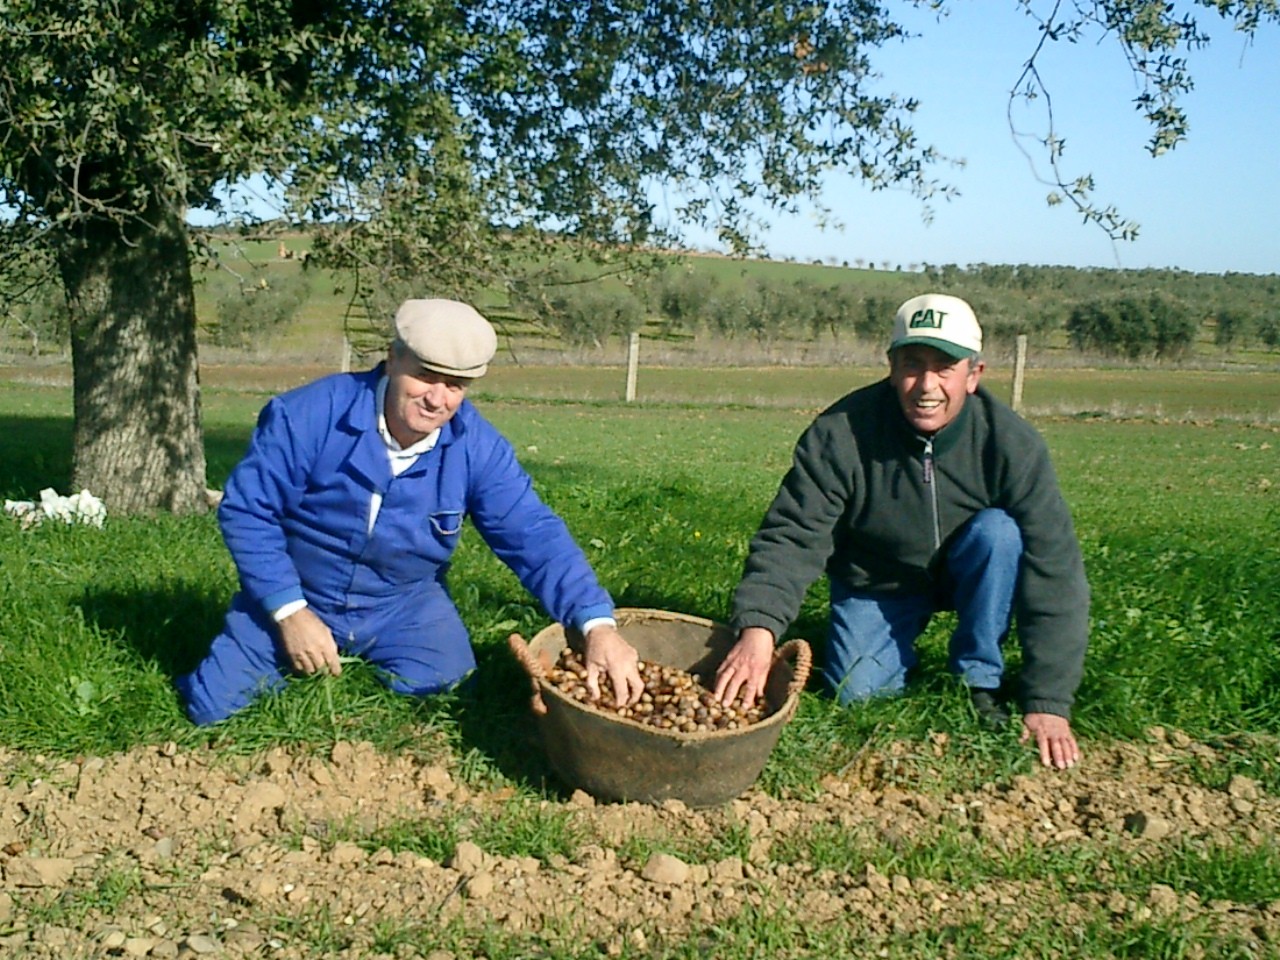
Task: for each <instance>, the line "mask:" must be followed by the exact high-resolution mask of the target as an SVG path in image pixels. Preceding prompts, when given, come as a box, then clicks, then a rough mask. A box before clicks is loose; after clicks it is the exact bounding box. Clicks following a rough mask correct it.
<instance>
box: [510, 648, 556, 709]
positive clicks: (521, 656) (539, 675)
mask: <svg viewBox="0 0 1280 960" xmlns="http://www.w3.org/2000/svg"><path fill="white" fill-rule="evenodd" d="M507 646H508V647H509V648H510V649H511V652H512V653H513V654H515V658H516V662H517V663H519V664H520V666H522V667H523V668H524V672H525V673H527V674H528V675H529V682H530V683H531V684H532V685H533V697H532V698H531V699H530V701H529V706H530V707H531V708H532V709H533V712H534V713H536V714H537V715H538V716H542V715H544V714H545V713H546V712H547V705H546V703H545V702H544V701H543V699H542V684H543V683H544V682H545V681H546V679H547V674H546V671H545V670H543V669H542V664H541V663H540V662H539V661H538V658H537V657H535V656H534V655H533V651H532V650H530V649H529V645H528V644H527V643H525V642H524V637H522V636H520V634H518V633H513V634H511V636H509V637H507Z"/></svg>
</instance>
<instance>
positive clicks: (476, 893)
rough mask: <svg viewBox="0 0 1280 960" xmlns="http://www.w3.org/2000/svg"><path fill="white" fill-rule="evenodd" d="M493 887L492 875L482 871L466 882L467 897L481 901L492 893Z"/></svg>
mask: <svg viewBox="0 0 1280 960" xmlns="http://www.w3.org/2000/svg"><path fill="white" fill-rule="evenodd" d="M494 886H495V884H494V880H493V874H491V873H485V872H483V871H482V872H480V873H477V874H476V875H475V876H473V877H472V878H471V879H470V880H468V881H467V886H466V891H467V896H468V897H469V898H471V899H472V900H483V899H484V898H485V897H487V896H489V894H491V893H493V888H494Z"/></svg>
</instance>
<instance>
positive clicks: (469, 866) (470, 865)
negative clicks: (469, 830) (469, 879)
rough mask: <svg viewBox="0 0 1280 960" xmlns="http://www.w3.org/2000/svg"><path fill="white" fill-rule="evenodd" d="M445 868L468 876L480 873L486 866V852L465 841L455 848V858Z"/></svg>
mask: <svg viewBox="0 0 1280 960" xmlns="http://www.w3.org/2000/svg"><path fill="white" fill-rule="evenodd" d="M445 866H448V867H452V868H453V869H454V870H457V871H458V872H459V873H461V874H465V875H468V876H470V875H471V874H475V873H478V872H479V871H480V868H481V867H483V866H484V851H483V850H481V849H480V847H479V846H478V845H476V844H475V843H472V842H471V841H470V840H463V841H462V842H461V843H459V844H458V845H457V846H456V847H454V850H453V856H452V857H450V858H449V861H448V863H446V864H445Z"/></svg>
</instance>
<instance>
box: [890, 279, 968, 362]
mask: <svg viewBox="0 0 1280 960" xmlns="http://www.w3.org/2000/svg"><path fill="white" fill-rule="evenodd" d="M912 343H922V344H924V345H925V346H926V347H933V348H934V349H935V350H941V351H942V352H943V353H945V354H946V355H947V356H949V357H954V358H955V359H956V360H971V359H973V358H974V357H976V356H977V355H978V354H980V353H981V352H982V328H981V327H980V326H978V318H977V317H975V316H974V315H973V307H971V306H969V304H967V303H965V302H964V301H963V300H961V299H960V298H959V297H952V296H948V295H947V294H945V293H926V294H923V295H921V296H919V297H912V298H911V299H910V300H908V301H907V302H906V303H904V304H903V305H902V306H900V307H899V308H898V313H897V315H896V316H895V317H894V318H893V338H892V339H891V340H890V341H889V350H890V351H891V352H892V351H893V350H896V349H898V347H905V346H907V345H909V344H912Z"/></svg>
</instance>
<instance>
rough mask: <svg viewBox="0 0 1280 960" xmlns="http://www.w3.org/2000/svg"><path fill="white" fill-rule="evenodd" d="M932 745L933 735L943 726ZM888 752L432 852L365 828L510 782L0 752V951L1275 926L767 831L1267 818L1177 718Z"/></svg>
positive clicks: (485, 809)
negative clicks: (914, 862)
mask: <svg viewBox="0 0 1280 960" xmlns="http://www.w3.org/2000/svg"><path fill="white" fill-rule="evenodd" d="M902 746H903V751H904V752H905V751H909V750H918V749H919V745H915V744H913V745H902ZM932 746H933V748H934V750H935V753H938V754H941V753H944V752H945V751H946V750H948V749H949V746H948V743H947V741H946V737H945V735H937V737H936V739H935V741H934V743H933V744H932ZM894 754H895V752H894V751H893V750H890V751H889V752H888V753H886V754H884V755H880V756H866V757H863V758H862V760H861V761H860V762H859V763H858V764H857V766H856V768H854V769H850V770H848V771H847V772H846V773H845V774H843V775H842V776H841V777H838V778H837V777H832V778H829V779H828V780H827V781H826V782H824V783H823V784H822V792H821V794H820V796H818V797H817V799H815V800H813V801H810V802H803V801H797V800H778V799H774V798H772V797H770V796H768V795H766V794H764V793H762V792H760V791H758V790H753V791H751V792H749V793H748V794H747V795H745V796H743V797H742V798H740V799H738V800H736V801H733V802H732V803H730V804H727V805H725V806H723V807H720V808H716V809H712V810H691V809H688V808H686V807H685V806H684V805H682V804H680V803H678V802H672V803H667V804H666V805H664V806H661V807H651V806H643V805H638V804H596V803H594V802H593V801H592V800H591V798H590V797H587V796H586V795H584V794H580V793H579V794H575V795H574V796H573V797H572V798H571V799H569V800H568V801H567V803H565V804H557V803H554V802H550V801H547V802H545V805H546V810H547V811H551V812H557V813H564V814H567V815H568V816H569V817H571V818H572V820H573V821H574V823H575V824H576V825H577V826H578V827H579V828H580V829H581V833H582V836H583V837H584V838H585V840H584V842H583V843H582V844H581V845H580V846H579V848H578V854H577V856H576V857H575V859H573V860H569V859H567V858H564V857H560V856H556V855H552V856H548V857H546V858H543V859H538V858H534V857H505V856H499V855H496V854H495V853H494V852H493V851H492V850H486V849H484V846H483V845H482V844H481V843H478V842H476V840H474V839H462V840H460V841H459V842H457V843H456V844H455V845H454V846H453V848H452V849H450V850H449V851H447V852H445V853H442V854H440V856H439V859H433V858H431V857H426V856H420V855H417V854H415V853H411V852H405V851H404V850H401V851H400V852H393V851H392V850H391V849H388V848H385V847H384V848H382V849H375V847H376V846H377V844H376V843H370V842H369V838H371V837H374V836H377V835H378V831H383V830H386V829H388V828H392V827H396V826H397V825H399V826H401V827H403V826H404V825H405V824H429V823H431V822H433V821H435V822H438V823H446V822H455V823H456V822H458V821H459V817H460V816H461V817H462V818H463V819H466V818H468V817H469V818H470V819H471V821H472V822H475V821H477V820H481V819H483V818H484V817H485V816H486V814H488V813H492V814H494V815H499V814H500V813H501V811H503V810H504V809H507V808H508V806H509V805H510V804H511V802H512V791H511V790H509V789H506V790H497V791H494V792H491V793H476V792H473V791H472V790H470V789H468V787H467V786H465V785H464V784H462V783H461V782H459V780H458V779H457V778H456V777H455V775H454V773H453V772H451V771H450V770H449V769H447V768H446V767H444V766H440V765H435V764H432V763H430V762H428V761H425V760H422V759H419V758H414V757H409V756H388V755H383V754H379V753H377V752H376V751H375V750H374V749H373V748H372V747H371V746H370V745H368V744H362V743H350V742H342V743H339V744H337V745H336V746H335V747H334V748H333V750H332V752H331V754H330V755H329V756H328V757H323V758H315V757H299V756H294V755H290V754H289V753H287V752H285V751H284V750H282V749H277V750H275V751H272V752H271V753H269V754H267V755H265V756H261V757H257V758H254V759H252V760H238V761H227V760H225V759H223V760H218V759H217V758H216V757H215V756H214V755H213V754H212V753H210V752H205V751H183V750H178V749H176V748H174V747H173V746H172V745H169V746H167V747H162V748H154V747H152V748H147V749H139V750H136V751H133V752H131V753H128V754H125V755H120V756H113V757H109V758H89V759H84V760H83V761H81V762H74V763H73V762H56V763H55V762H47V761H45V760H43V759H42V758H39V757H31V756H22V755H18V754H15V753H12V752H9V753H5V752H3V751H0V772H2V773H3V774H4V783H5V785H4V786H3V787H0V874H2V877H3V883H2V884H0V954H3V955H4V956H8V957H25V956H56V957H90V956H93V957H101V956H111V955H115V956H126V957H141V956H147V955H149V956H155V957H178V956H193V955H198V954H206V953H207V954H211V955H221V956H232V957H238V956H273V957H282V958H293V957H299V958H300V957H309V956H314V955H316V952H317V946H316V944H317V942H318V941H317V938H319V937H322V936H323V937H327V938H328V939H326V940H325V941H324V942H325V943H327V944H329V949H330V950H333V952H340V953H341V954H342V955H344V956H373V955H378V954H379V951H380V950H384V951H385V950H388V949H390V950H392V951H393V952H392V954H390V955H397V953H398V955H406V954H407V955H416V954H414V953H413V952H412V950H408V949H401V950H399V951H398V952H397V951H394V947H391V948H388V947H386V946H385V943H386V937H385V932H386V931H387V930H394V929H396V928H397V927H403V926H409V925H412V926H418V927H421V926H423V925H428V924H441V923H444V922H446V921H448V920H455V921H459V922H462V923H466V924H474V925H476V926H477V927H478V928H481V927H487V928H489V929H495V928H496V929H498V930H501V931H504V932H508V933H512V934H538V933H541V932H543V931H554V934H553V933H548V934H547V935H548V936H553V935H554V936H564V935H565V934H566V933H567V932H572V931H577V933H576V934H575V935H577V936H582V937H588V938H590V941H591V942H595V943H598V944H599V946H600V949H601V951H602V953H603V954H613V955H617V954H621V953H623V952H627V953H629V954H631V955H635V954H636V953H637V952H640V953H643V952H644V950H645V949H646V943H648V944H649V945H651V946H652V945H653V944H654V943H657V942H659V941H666V942H671V941H672V940H673V939H674V940H676V941H678V940H679V939H680V938H681V937H683V936H685V935H688V934H690V933H692V932H694V931H698V930H702V929H705V928H706V927H708V926H710V925H715V924H719V923H724V922H727V921H730V920H731V919H732V918H733V917H734V916H735V915H737V914H739V913H740V912H741V911H743V910H744V909H746V908H749V907H750V906H757V907H759V906H767V907H770V908H773V909H777V910H779V911H784V912H786V913H787V914H788V915H791V916H796V917H803V918H804V921H805V922H806V923H812V924H829V923H845V924H853V925H856V926H857V927H858V928H859V929H863V930H866V931H867V932H868V934H869V935H873V936H874V935H876V934H879V935H882V936H890V935H893V934H895V933H897V934H910V933H911V932H912V931H917V930H926V929H937V928H940V927H942V926H944V925H951V924H973V923H980V924H986V925H987V926H988V927H990V929H992V930H993V931H1003V932H1004V933H1005V934H1006V935H1007V934H1009V933H1010V932H1016V931H1017V930H1019V929H1021V928H1024V927H1027V926H1028V925H1030V924H1034V923H1035V922H1037V920H1038V919H1042V918H1043V917H1045V916H1046V915H1052V916H1054V917H1056V920H1057V922H1058V923H1059V924H1062V925H1063V928H1064V929H1068V928H1070V927H1071V925H1072V924H1084V923H1086V922H1087V921H1088V920H1089V919H1090V918H1094V919H1096V918H1097V917H1098V916H1103V917H1114V918H1117V919H1124V918H1127V919H1128V920H1131V921H1135V920H1136V921H1142V920H1143V919H1144V918H1151V919H1152V921H1153V922H1159V921H1174V922H1182V921H1185V922H1187V923H1193V922H1194V923H1203V924H1207V925H1208V929H1211V930H1213V931H1215V932H1217V933H1220V934H1221V935H1222V936H1224V937H1228V938H1231V940H1232V942H1246V943H1252V944H1256V945H1257V949H1258V950H1259V951H1260V952H1261V953H1266V952H1268V951H1269V950H1275V949H1276V944H1277V943H1280V901H1278V902H1273V903H1235V902H1224V901H1209V902H1203V901H1202V900H1201V899H1200V898H1199V897H1198V896H1197V895H1196V894H1195V893H1191V892H1187V891H1185V890H1179V889H1176V888H1175V887H1174V886H1171V885H1165V884H1160V883H1154V884H1151V885H1150V886H1149V888H1147V889H1144V890H1142V891H1140V893H1138V894H1137V895H1134V893H1133V891H1132V890H1131V889H1130V890H1129V891H1128V892H1121V891H1119V890H1112V891H1110V892H1107V891H1106V887H1105V884H1099V883H1098V882H1097V879H1098V878H1096V877H1091V878H1090V882H1088V883H1083V884H1081V885H1080V889H1081V892H1079V893H1078V894H1075V895H1068V896H1067V897H1065V898H1064V897H1063V895H1062V893H1061V892H1060V891H1061V890H1062V889H1063V886H1062V885H1061V884H1060V883H1059V884H1053V885H1052V886H1053V888H1054V890H1055V891H1058V892H1053V891H1051V890H1049V887H1050V886H1051V885H1050V884H1047V883H1046V881H1045V879H1044V877H1043V875H1042V876H1041V877H1039V878H1037V877H1035V876H1029V877H1026V878H1022V879H1019V878H1012V879H1010V878H1000V879H989V880H987V881H983V882H977V883H954V884H953V883H946V882H943V881H940V880H937V879H929V878H927V877H925V876H922V875H920V874H919V872H917V874H916V875H912V873H911V870H910V868H909V867H908V868H907V869H904V871H903V872H900V873H895V872H893V871H889V872H887V873H882V872H881V871H879V870H877V869H875V868H874V867H872V866H864V867H863V868H861V869H859V870H857V871H856V872H854V873H844V872H839V871H836V870H832V869H822V868H818V867H815V866H813V865H811V864H809V863H806V862H804V861H803V860H802V859H797V858H796V857H795V856H794V855H793V854H786V853H785V851H786V849H787V845H788V844H789V843H792V841H794V839H795V838H796V837H798V836H801V835H803V834H805V832H806V831H809V832H812V831H815V830H818V831H823V830H825V831H827V832H828V833H830V834H839V833H840V832H841V831H848V833H849V834H850V835H857V836H859V837H861V838H864V839H867V838H870V842H871V843H872V844H876V843H879V844H881V845H885V844H887V845H889V846H890V847H892V846H894V845H901V846H902V847H903V849H907V848H910V847H918V845H919V844H921V843H922V842H923V843H928V842H929V838H932V837H939V836H944V835H948V834H949V835H951V836H955V835H957V833H958V835H961V836H963V837H967V838H980V839H981V840H982V841H984V849H988V848H989V849H990V850H992V851H997V852H1000V853H1003V854H1005V855H1007V861H1008V862H1013V863H1017V862H1020V860H1022V861H1023V862H1026V861H1027V860H1028V859H1036V858H1040V859H1043V858H1045V857H1046V856H1048V854H1049V853H1051V852H1052V848H1060V850H1061V851H1062V852H1063V853H1064V854H1070V853H1071V852H1072V851H1077V852H1079V851H1081V850H1087V849H1088V848H1090V847H1091V846H1093V847H1097V846H1099V845H1109V846H1111V847H1116V846H1118V847H1119V848H1121V849H1122V850H1124V851H1128V852H1129V853H1131V855H1132V856H1133V857H1135V858H1140V857H1144V856H1152V855H1157V856H1158V855H1159V853H1160V852H1161V851H1162V850H1165V851H1168V850H1173V849H1174V848H1175V846H1176V845H1179V844H1181V843H1182V842H1183V841H1185V840H1188V839H1201V840H1204V841H1207V842H1211V843H1212V842H1222V843H1228V842H1230V843H1233V844H1248V845H1252V846H1257V847H1260V848H1261V847H1265V846H1267V845H1274V843H1275V840H1276V836H1277V825H1278V824H1280V799H1278V798H1276V797H1273V796H1270V795H1267V794H1266V793H1265V792H1264V791H1262V790H1261V789H1260V788H1259V786H1258V784H1257V783H1255V782H1254V781H1252V780H1249V779H1247V778H1244V777H1234V778H1232V779H1231V780H1230V783H1229V785H1228V786H1227V788H1226V789H1224V790H1212V789H1206V788H1204V787H1202V786H1198V785H1195V784H1194V783H1193V782H1191V781H1190V780H1189V779H1188V778H1187V777H1186V776H1185V770H1186V767H1187V764H1194V763H1197V762H1202V763H1203V762H1207V763H1212V762H1214V755H1213V750H1212V749H1211V748H1209V747H1206V746H1204V745H1202V744H1195V743H1191V742H1189V741H1187V740H1186V739H1185V738H1178V737H1169V738H1167V739H1164V740H1156V741H1154V742H1152V743H1151V744H1149V745H1140V746H1134V745H1124V746H1117V747H1112V748H1108V749H1098V750H1095V751H1094V752H1092V753H1090V754H1089V756H1087V757H1086V759H1085V761H1084V763H1083V764H1082V765H1081V767H1080V768H1077V769H1076V770H1073V771H1070V772H1068V773H1065V774H1064V773H1055V772H1052V771H1037V772H1036V773H1035V774H1033V775H1028V776H1019V777H1015V778H1014V779H1013V780H1012V781H1010V782H1009V783H1007V784H1002V785H999V786H990V785H989V786H985V787H982V788H981V789H978V790H975V791H973V792H971V793H964V794H961V793H953V794H949V795H939V794H938V793H936V792H931V791H929V789H928V785H927V784H921V785H920V787H919V788H918V789H904V788H903V787H902V786H901V785H896V784H895V782H894V777H892V776H890V774H891V773H892V772H893V771H894V770H898V769H900V767H899V766H898V765H897V762H898V759H900V758H897V757H895V755H894ZM544 812H545V811H544ZM731 825H736V829H738V830H739V831H741V830H745V831H746V835H747V836H748V837H749V851H748V852H747V854H746V855H745V856H727V857H725V858H724V859H712V860H710V861H704V862H701V863H697V862H686V861H685V860H684V859H681V858H679V857H677V856H675V855H672V854H646V855H645V856H644V862H633V860H632V859H631V858H632V856H633V853H631V852H630V851H635V850H637V849H652V847H649V848H645V847H643V846H637V845H636V842H635V838H636V837H652V838H667V840H668V841H670V840H671V838H678V839H679V843H683V844H684V847H685V848H686V849H690V850H696V849H699V848H700V845H701V849H714V848H715V847H714V844H713V843H711V842H710V841H711V840H712V838H715V837H717V836H720V837H723V836H724V835H725V834H726V830H727V828H728V827H729V826H731ZM383 835H384V836H385V834H383ZM678 847H679V844H677V848H678ZM790 849H791V850H792V851H794V849H795V848H794V845H793V846H792V847H791V848H790ZM780 851H783V853H780ZM686 856H687V854H686ZM688 859H689V860H690V861H692V860H693V859H694V857H692V856H689V857H688ZM904 862H909V861H904ZM1063 862H1064V863H1067V862H1072V861H1071V859H1070V857H1069V856H1064V857H1063ZM1075 862H1085V863H1094V864H1096V863H1097V860H1096V859H1095V860H1092V861H1090V860H1089V859H1088V858H1077V859H1076V861H1075ZM935 876H936V874H935ZM1068 888H1070V884H1069V883H1068ZM324 931H328V932H327V933H324ZM379 931H382V936H381V939H380V934H379ZM334 944H341V947H340V949H337V950H335V949H334V946H333V945H334ZM380 944H381V946H380ZM429 956H430V957H431V960H445V958H446V957H448V956H451V955H450V954H447V953H445V952H442V951H437V952H435V953H433V954H430V955H429Z"/></svg>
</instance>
